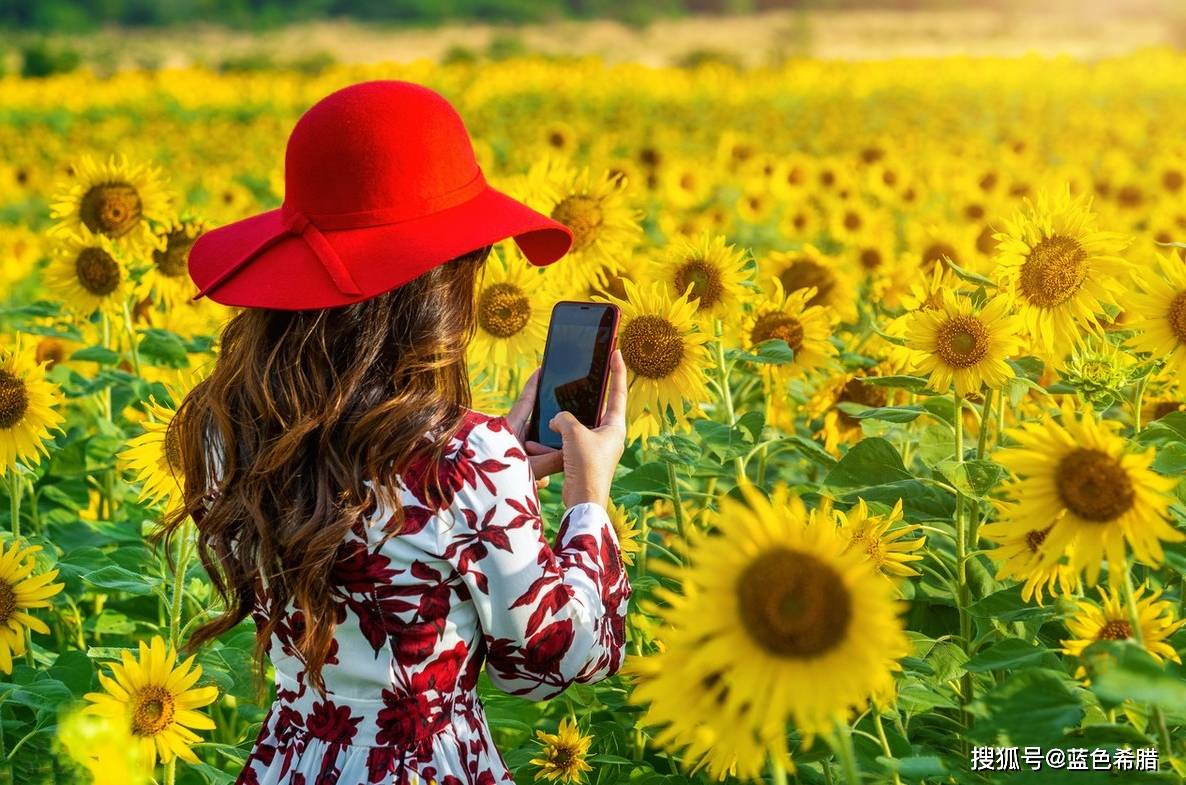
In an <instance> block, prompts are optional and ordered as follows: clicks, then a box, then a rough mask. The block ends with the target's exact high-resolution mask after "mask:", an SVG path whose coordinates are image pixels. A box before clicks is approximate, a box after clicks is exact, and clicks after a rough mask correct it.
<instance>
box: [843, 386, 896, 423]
mask: <svg viewBox="0 0 1186 785" xmlns="http://www.w3.org/2000/svg"><path fill="white" fill-rule="evenodd" d="M887 400H889V398H888V396H887V395H886V391H885V388H884V387H878V386H877V385H876V384H868V383H866V382H865V381H863V380H861V379H857V378H853V379H849V380H848V381H847V382H845V383H844V387H843V388H842V389H841V390H840V395H838V396H837V397H836V402H837V403H842V402H847V403H859V404H862V405H864V406H874V407H881V406H885V404H886V401H887ZM836 413H837V415H839V417H840V421H841V422H842V423H844V424H845V425H847V426H848V427H850V428H856V427H859V426H860V422H861V421H860V420H858V419H857V418H855V417H853V416H852V415H851V414H849V413H848V412H845V411H841V410H840V409H837V410H836Z"/></svg>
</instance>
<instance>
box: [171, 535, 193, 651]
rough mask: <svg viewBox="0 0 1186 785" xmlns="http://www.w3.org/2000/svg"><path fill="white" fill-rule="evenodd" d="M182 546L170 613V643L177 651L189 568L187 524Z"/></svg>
mask: <svg viewBox="0 0 1186 785" xmlns="http://www.w3.org/2000/svg"><path fill="white" fill-rule="evenodd" d="M181 537H182V539H181V544H180V545H179V546H178V548H177V570H176V574H175V575H174V576H173V606H172V608H171V609H170V611H169V642H170V643H172V644H173V648H174V649H175V650H176V649H177V648H178V647H179V646H180V645H181V642H180V637H181V634H180V633H181V600H182V596H183V593H184V590H185V570H186V567H188V566H189V557H190V542H189V538H190V531H189V525H188V524H186V525H185V526H183V527H182V529H181Z"/></svg>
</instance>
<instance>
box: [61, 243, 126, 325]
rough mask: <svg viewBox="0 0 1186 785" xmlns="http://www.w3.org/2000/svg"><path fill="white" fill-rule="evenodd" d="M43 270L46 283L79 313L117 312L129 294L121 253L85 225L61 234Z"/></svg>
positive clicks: (84, 314) (112, 244)
mask: <svg viewBox="0 0 1186 785" xmlns="http://www.w3.org/2000/svg"><path fill="white" fill-rule="evenodd" d="M54 250H55V253H54V260H53V261H52V262H51V263H50V265H49V267H48V268H46V271H45V283H46V286H48V287H49V289H50V290H51V291H53V292H55V293H56V294H57V295H58V296H59V297H61V298H62V300H64V301H65V303H66V305H67V306H68V307H69V308H70V309H71V310H73V311H75V312H76V313H77V314H78V315H80V316H83V317H87V316H90V315H91V314H92V313H94V312H95V311H98V310H102V311H103V312H105V313H108V314H117V313H120V312H121V311H122V309H123V307H124V303H125V302H126V301H127V299H128V296H129V294H130V293H131V280H130V279H129V277H128V270H127V267H126V266H125V265H124V263H123V261H122V255H121V254H120V252H119V250H118V249H117V248H116V247H115V245H114V243H112V242H111V240H109V239H108V238H107V237H104V236H103V235H101V234H92V233H91V232H90V230H88V229H86V228H85V227H84V228H82V229H81V230H79V231H78V232H75V233H73V234H69V235H65V236H63V237H62V238H61V239H60V240H59V241H58V243H57V245H56V246H55V249H54Z"/></svg>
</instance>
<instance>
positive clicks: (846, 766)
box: [834, 720, 861, 785]
mask: <svg viewBox="0 0 1186 785" xmlns="http://www.w3.org/2000/svg"><path fill="white" fill-rule="evenodd" d="M835 736H836V747H835V750H834V752H835V753H836V757H837V758H839V759H840V768H841V770H842V771H843V772H844V781H845V782H846V783H848V785H861V772H860V769H858V768H857V756H856V753H855V752H854V751H853V747H852V728H850V727H848V723H847V722H844V721H843V720H836V734H835Z"/></svg>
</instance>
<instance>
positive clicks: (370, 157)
mask: <svg viewBox="0 0 1186 785" xmlns="http://www.w3.org/2000/svg"><path fill="white" fill-rule="evenodd" d="M508 238H514V240H515V242H516V244H517V245H518V246H519V248H520V249H521V250H522V251H523V255H524V256H525V257H526V258H527V260H528V261H529V262H531V263H532V264H534V265H537V266H543V265H548V264H551V263H553V262H555V261H556V260H558V259H559V258H560V257H562V256H563V255H564V254H565V253H567V252H568V250H569V248H570V247H571V245H572V232H571V231H570V230H569V229H568V227H566V226H564V225H563V224H561V223H559V222H558V221H555V220H553V219H552V218H550V217H548V216H546V215H544V214H542V213H540V212H537V211H536V210H533V209H532V208H530V207H528V206H527V205H526V204H523V203H522V202H520V201H518V200H516V199H513V198H512V197H510V196H508V195H506V194H504V193H502V192H501V191H498V190H497V189H495V188H493V187H492V186H491V185H490V184H489V183H487V182H486V179H485V176H484V175H483V173H482V171H481V169H480V168H479V166H478V164H477V161H476V159H475V157H474V152H473V145H472V143H471V141H470V138H469V134H468V132H467V131H466V129H465V126H464V125H463V123H462V121H461V118H460V116H459V115H458V114H457V112H456V111H455V110H454V109H453V107H452V106H450V105H449V103H448V102H447V101H445V99H444V98H443V97H442V96H440V95H439V94H437V93H435V92H433V91H432V90H429V89H428V88H425V87H422V86H420V85H416V84H412V83H410V82H400V81H377V82H364V83H362V84H357V85H352V86H350V87H346V88H344V89H342V90H339V91H337V92H336V93H332V94H331V95H329V96H327V97H326V98H323V99H322V100H321V101H319V102H318V103H317V104H316V105H314V106H313V107H312V108H311V109H309V110H308V111H307V112H306V113H305V114H304V115H303V116H302V117H301V118H300V120H298V121H297V124H296V126H295V127H294V129H293V131H292V135H291V136H290V137H289V141H288V148H287V153H286V156H285V201H284V204H283V205H282V206H281V207H280V208H278V209H275V210H270V211H268V212H265V213H260V214H258V215H254V216H251V217H249V218H244V219H243V220H240V221H236V222H234V223H231V224H228V225H226V226H222V227H219V228H217V229H213V230H211V231H209V232H206V233H205V234H203V235H202V236H201V237H199V238H198V240H197V242H196V243H194V246H193V248H192V249H191V251H190V255H189V272H190V277H191V278H192V279H193V281H194V283H195V284H196V285H197V287H198V294H197V295H196V297H195V299H197V298H198V297H203V296H204V297H209V298H210V299H211V300H214V301H215V302H219V303H223V304H224V305H234V306H242V307H249V308H274V309H281V310H304V309H313V308H332V307H337V306H342V305H349V304H350V303H355V302H359V301H361V300H366V299H368V298H371V297H374V296H376V295H379V294H382V293H384V292H388V291H390V290H392V289H394V288H396V287H398V286H400V285H401V284H404V283H407V282H408V281H410V280H412V279H413V278H415V277H416V276H418V275H420V274H421V273H423V272H425V271H427V270H429V269H431V268H433V267H435V266H437V265H440V264H443V263H444V262H447V261H448V260H450V259H453V258H454V257H457V256H461V255H463V254H465V253H468V252H470V251H473V250H475V249H477V248H481V247H483V246H486V245H493V244H494V243H497V242H499V241H501V240H505V239H508Z"/></svg>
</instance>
